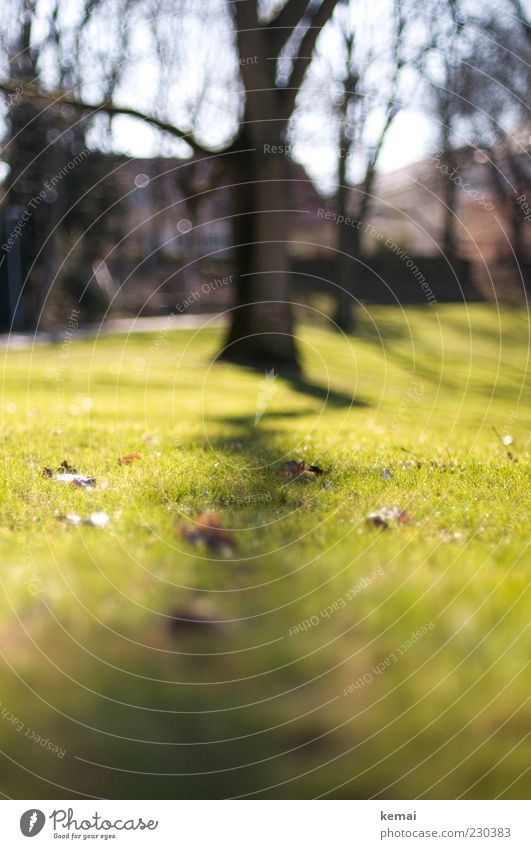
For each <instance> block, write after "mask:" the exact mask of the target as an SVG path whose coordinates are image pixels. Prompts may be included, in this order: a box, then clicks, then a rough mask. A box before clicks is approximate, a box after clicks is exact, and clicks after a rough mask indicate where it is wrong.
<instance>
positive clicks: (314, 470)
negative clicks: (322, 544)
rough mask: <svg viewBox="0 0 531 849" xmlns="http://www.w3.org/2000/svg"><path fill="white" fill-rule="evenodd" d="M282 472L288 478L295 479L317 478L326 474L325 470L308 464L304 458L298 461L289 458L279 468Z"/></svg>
mask: <svg viewBox="0 0 531 849" xmlns="http://www.w3.org/2000/svg"><path fill="white" fill-rule="evenodd" d="M279 472H280V474H281V475H282V477H283V478H287V479H288V480H293V479H294V478H300V477H304V478H316V477H318V476H319V475H322V474H324V472H323V470H322V469H320V468H319V466H307V465H306V463H305V461H304V460H301V461H300V462H297V460H288V461H287V463H284V465H283V466H281V467H280V469H279Z"/></svg>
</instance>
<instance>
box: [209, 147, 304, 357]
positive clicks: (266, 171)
mask: <svg viewBox="0 0 531 849" xmlns="http://www.w3.org/2000/svg"><path fill="white" fill-rule="evenodd" d="M277 144H279V142H278V141H277ZM286 170H287V167H286V157H285V156H283V155H279V154H277V155H275V154H273V153H267V152H265V153H264V152H263V150H255V151H253V152H250V153H240V154H239V155H238V157H237V174H238V185H236V187H235V189H234V194H235V197H236V205H237V206H236V210H235V219H234V220H235V226H234V236H235V245H236V248H235V255H236V280H235V304H234V308H233V312H232V322H231V326H230V329H229V333H228V336H227V339H226V340H225V344H224V347H223V350H222V351H221V353H220V358H221V359H224V360H227V361H230V362H235V363H239V364H242V365H249V366H251V367H254V368H263V369H271V368H275V370H276V371H281V372H284V373H286V372H292V373H293V372H298V371H299V369H300V366H299V361H298V357H297V351H296V346H295V339H294V334H293V311H292V304H291V295H290V285H289V267H288V266H289V255H288V238H289V236H288V232H289V221H288V212H287V209H288V207H289V202H288V191H287V187H288V185H289V184H288V183H287V182H286Z"/></svg>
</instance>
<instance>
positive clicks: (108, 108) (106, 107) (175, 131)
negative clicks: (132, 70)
mask: <svg viewBox="0 0 531 849" xmlns="http://www.w3.org/2000/svg"><path fill="white" fill-rule="evenodd" d="M21 89H22V91H21ZM0 91H1V92H4V94H12V95H16V96H17V97H20V98H24V99H26V100H35V101H43V102H45V103H49V104H53V105H62V104H65V105H67V106H72V107H73V108H74V109H77V110H79V111H81V112H91V113H93V114H96V113H98V112H101V113H103V114H105V115H109V116H111V117H114V116H118V115H123V116H125V117H128V118H137V119H138V120H139V121H143V122H144V123H145V124H149V125H150V126H151V127H155V129H157V130H161V131H162V132H163V133H168V134H169V135H171V136H174V138H178V139H182V140H183V141H185V142H186V143H187V144H189V145H190V147H191V148H192V149H193V150H194V151H195V152H196V153H212V152H213V151H211V150H209V149H208V148H206V147H203V146H202V145H200V144H199V143H198V142H196V141H195V139H193V138H192V136H191V135H190V133H186V132H184V130H180V129H179V128H178V127H176V126H175V125H174V124H171V123H169V122H168V121H162V120H161V119H160V118H155V117H154V116H152V115H148V114H147V113H145V112H141V111H140V110H139V109H132V108H131V107H129V106H117V105H116V104H114V103H113V102H112V101H110V100H104V101H102V102H101V103H89V102H88V101H86V100H81V99H80V98H78V97H74V96H73V95H71V94H69V93H68V92H66V91H43V90H42V89H40V88H38V87H37V86H35V85H24V84H23V83H20V82H17V81H16V80H4V81H3V82H0Z"/></svg>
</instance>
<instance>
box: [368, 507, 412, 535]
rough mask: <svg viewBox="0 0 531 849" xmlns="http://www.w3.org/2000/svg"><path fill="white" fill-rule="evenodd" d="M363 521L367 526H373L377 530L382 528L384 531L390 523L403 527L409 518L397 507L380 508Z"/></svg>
mask: <svg viewBox="0 0 531 849" xmlns="http://www.w3.org/2000/svg"><path fill="white" fill-rule="evenodd" d="M365 521H366V522H367V523H368V524H369V525H375V526H376V527H377V528H384V530H385V529H386V528H388V527H389V524H390V523H391V522H398V523H399V524H401V525H403V524H406V523H407V522H410V521H411V517H410V516H408V514H407V513H406V511H405V510H400V509H399V508H398V507H382V508H381V509H380V510H376V511H375V512H374V513H369V515H368V516H367V517H366V519H365Z"/></svg>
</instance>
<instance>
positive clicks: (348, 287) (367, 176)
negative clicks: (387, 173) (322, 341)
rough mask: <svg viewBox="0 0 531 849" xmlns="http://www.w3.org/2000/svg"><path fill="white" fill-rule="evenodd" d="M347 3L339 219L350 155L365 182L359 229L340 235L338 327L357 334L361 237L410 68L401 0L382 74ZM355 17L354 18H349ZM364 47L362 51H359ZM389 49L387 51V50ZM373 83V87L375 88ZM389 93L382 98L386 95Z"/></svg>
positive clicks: (358, 196) (344, 209)
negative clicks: (355, 307) (405, 73)
mask: <svg viewBox="0 0 531 849" xmlns="http://www.w3.org/2000/svg"><path fill="white" fill-rule="evenodd" d="M352 5H354V8H355V4H347V7H346V9H345V12H346V14H345V15H344V16H343V17H342V18H341V19H340V20H341V32H342V36H343V40H344V51H345V60H346V61H345V80H344V93H343V97H342V99H341V101H340V121H339V126H340V130H339V151H338V181H337V191H336V206H337V212H338V217H339V216H341V217H342V220H345V218H346V217H347V216H348V215H349V213H350V208H349V206H348V198H349V195H351V194H352V193H351V192H349V191H348V188H347V186H348V182H350V180H349V173H348V165H349V160H350V157H351V154H353V153H355V155H356V156H357V159H358V174H359V176H360V177H361V179H360V180H359V184H358V186H357V189H356V193H355V218H356V226H355V227H353V228H351V229H347V228H346V227H344V226H343V227H341V228H340V231H339V253H338V257H337V278H338V282H339V288H338V290H337V301H336V311H335V315H334V320H335V323H336V325H337V326H338V327H339V328H340V330H343V331H345V332H347V333H350V332H352V331H353V330H354V327H355V321H354V315H353V312H352V306H353V297H352V296H353V293H354V291H355V275H356V270H357V262H358V261H359V260H361V259H362V247H363V246H362V238H361V237H362V232H363V226H364V224H365V223H366V221H367V218H368V215H369V212H370V205H371V199H372V192H373V188H374V181H375V178H376V173H377V167H378V162H379V159H380V154H381V152H382V149H383V146H384V143H385V140H386V138H387V135H388V133H389V130H390V129H391V125H392V123H393V121H394V119H395V117H396V115H397V114H398V111H399V105H398V89H399V83H400V77H401V73H402V70H403V68H404V65H405V58H404V29H405V18H404V16H403V13H402V0H393V4H392V9H391V11H392V15H391V20H392V33H391V44H390V47H389V50H388V51H387V52H388V54H389V55H388V56H387V57H386V60H387V62H386V64H387V68H386V71H385V72H384V73H383V74H382V67H383V66H384V64H385V62H384V58H383V57H382V44H381V43H380V44H379V45H378V47H379V49H378V50H376V49H375V48H376V46H377V45H375V44H374V43H370V44H369V46H368V45H367V39H366V37H365V38H364V35H363V32H361V33H356V29H355V26H354V25H353V20H352V13H353V9H352V8H349V6H352ZM349 13H350V14H349ZM358 42H361V48H360V47H359V46H358ZM384 50H385V47H384ZM375 65H377V66H378V75H377V77H376V80H377V82H376V80H373V79H372V78H373V74H372V71H373V68H374V66H375ZM371 82H372V86H371ZM382 90H384V91H385V92H386V94H385V96H384V97H383V98H382V95H381V91H382ZM375 117H376V118H377V119H378V120H377V129H376V131H373V132H372V134H370V133H368V132H367V127H368V124H369V119H371V118H375Z"/></svg>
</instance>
